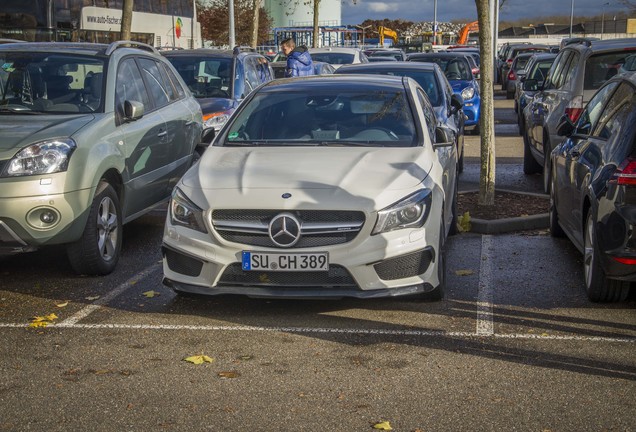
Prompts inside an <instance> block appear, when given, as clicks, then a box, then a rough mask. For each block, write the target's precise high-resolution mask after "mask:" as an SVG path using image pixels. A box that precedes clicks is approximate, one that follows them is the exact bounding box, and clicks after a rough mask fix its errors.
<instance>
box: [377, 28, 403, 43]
mask: <svg viewBox="0 0 636 432" xmlns="http://www.w3.org/2000/svg"><path fill="white" fill-rule="evenodd" d="M378 35H379V36H380V45H384V38H385V37H388V38H389V39H392V40H393V45H395V44H397V43H398V35H397V32H396V31H395V30H391V29H389V28H386V27H383V26H380V27H379V28H378Z"/></svg>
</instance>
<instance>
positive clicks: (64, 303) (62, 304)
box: [55, 301, 68, 308]
mask: <svg viewBox="0 0 636 432" xmlns="http://www.w3.org/2000/svg"><path fill="white" fill-rule="evenodd" d="M55 306H57V307H59V308H63V307H66V306H68V302H67V301H65V302H63V303H57V304H56V305H55Z"/></svg>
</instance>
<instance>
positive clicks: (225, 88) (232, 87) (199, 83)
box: [161, 47, 274, 131]
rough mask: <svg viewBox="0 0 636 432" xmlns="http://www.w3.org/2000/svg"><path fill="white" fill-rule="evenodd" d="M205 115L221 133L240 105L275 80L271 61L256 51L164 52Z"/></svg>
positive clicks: (196, 50)
mask: <svg viewBox="0 0 636 432" xmlns="http://www.w3.org/2000/svg"><path fill="white" fill-rule="evenodd" d="M161 54H162V55H163V56H165V57H166V58H167V59H168V60H169V61H170V63H172V65H173V66H174V67H175V69H176V70H177V72H179V75H181V77H182V78H183V80H184V81H185V82H186V84H187V85H188V88H189V89H190V91H191V92H192V94H193V95H194V97H196V98H197V101H198V102H199V104H200V105H201V110H202V111H203V121H204V123H205V127H206V128H214V129H215V130H216V131H219V130H220V129H221V127H222V126H223V125H224V124H225V122H226V121H227V119H228V118H229V117H230V115H231V114H232V113H233V112H234V110H235V109H236V107H237V106H238V104H239V102H240V101H241V100H243V98H245V97H246V96H247V95H248V94H249V93H250V92H251V91H252V90H254V89H255V88H256V87H258V86H259V85H261V84H262V83H264V82H267V81H271V80H272V79H273V78H274V74H273V72H272V69H271V67H270V66H269V61H268V60H267V58H266V57H265V56H263V55H262V54H259V53H257V52H255V51H249V50H248V51H245V50H241V49H240V48H238V47H237V48H235V49H234V50H232V51H230V50H219V49H187V50H173V51H162V52H161Z"/></svg>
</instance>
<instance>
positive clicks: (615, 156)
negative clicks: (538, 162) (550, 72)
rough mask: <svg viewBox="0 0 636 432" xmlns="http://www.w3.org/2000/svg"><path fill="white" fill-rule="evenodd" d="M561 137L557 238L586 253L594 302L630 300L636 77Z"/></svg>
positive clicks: (556, 170) (621, 81)
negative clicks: (566, 239) (567, 240)
mask: <svg viewBox="0 0 636 432" xmlns="http://www.w3.org/2000/svg"><path fill="white" fill-rule="evenodd" d="M557 132H558V133H559V135H562V136H565V137H566V138H565V139H564V140H563V141H562V142H561V143H560V144H559V145H558V146H556V147H555V149H554V151H553V152H552V154H551V159H552V160H551V161H552V164H551V169H552V175H551V182H550V232H551V233H552V235H553V236H563V235H564V234H565V235H567V236H568V237H569V238H570V240H571V241H572V243H574V245H575V246H576V247H577V248H578V249H579V250H580V251H581V252H582V253H583V254H584V259H583V265H584V270H585V287H586V290H587V294H588V296H589V298H590V300H592V301H620V300H624V299H625V298H627V295H628V292H629V288H630V282H633V281H636V230H635V229H634V228H635V227H636V74H630V75H618V76H617V77H616V78H613V79H611V80H609V81H607V83H606V84H605V85H603V86H602V87H601V88H600V89H599V90H598V91H597V92H596V93H595V94H594V96H593V97H592V99H590V101H589V103H588V104H587V106H586V107H585V109H584V110H583V113H582V114H581V116H580V117H579V119H578V120H577V122H576V123H575V124H573V123H572V122H571V121H570V120H569V118H568V117H567V116H563V118H562V120H561V122H560V124H559V127H558V130H557Z"/></svg>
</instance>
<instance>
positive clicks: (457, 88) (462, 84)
mask: <svg viewBox="0 0 636 432" xmlns="http://www.w3.org/2000/svg"><path fill="white" fill-rule="evenodd" d="M449 83H450V85H451V87H453V92H455V93H461V92H462V90H464V89H465V88H466V87H470V86H472V83H473V82H472V81H467V80H453V81H449Z"/></svg>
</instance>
